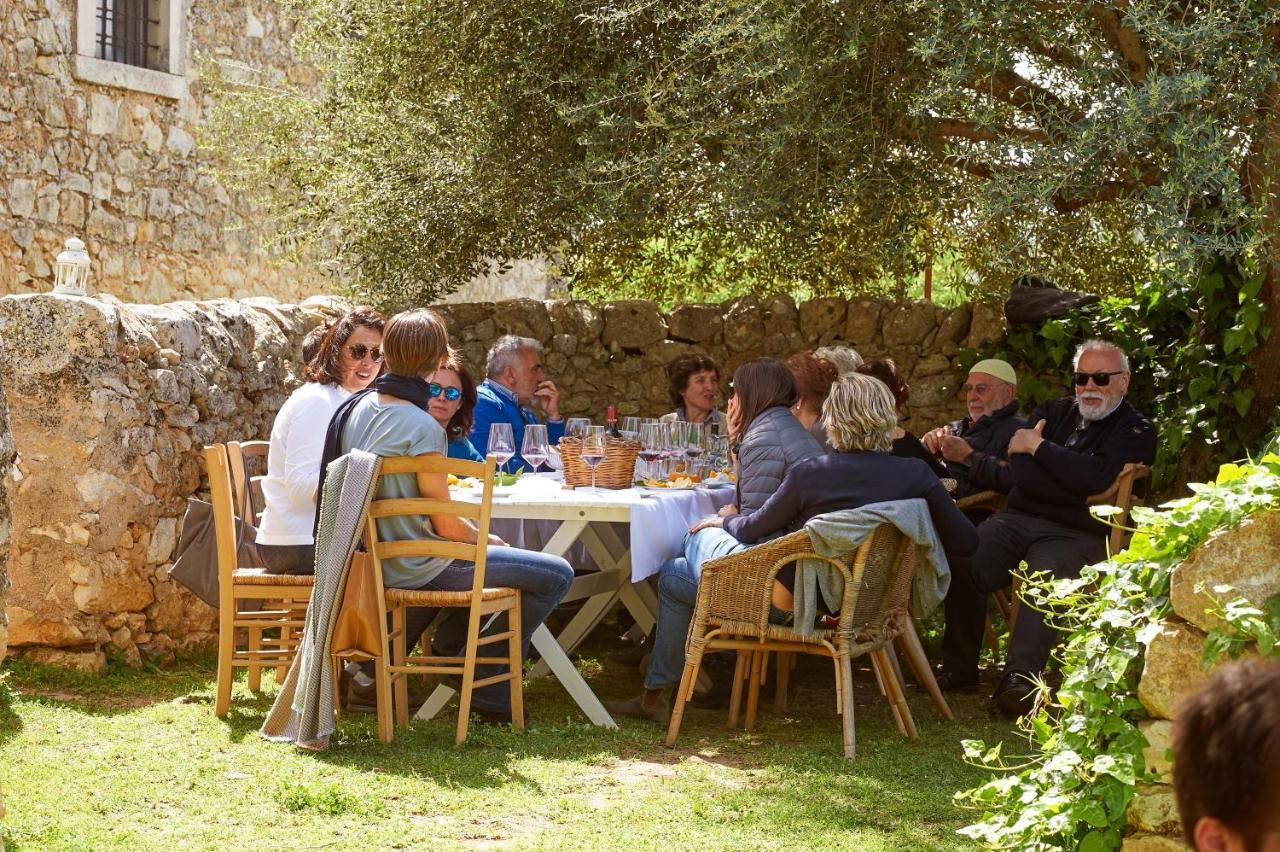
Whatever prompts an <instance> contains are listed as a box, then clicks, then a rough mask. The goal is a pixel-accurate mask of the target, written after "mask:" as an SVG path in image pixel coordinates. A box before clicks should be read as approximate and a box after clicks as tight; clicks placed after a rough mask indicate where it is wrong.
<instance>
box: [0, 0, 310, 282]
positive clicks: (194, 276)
mask: <svg viewBox="0 0 1280 852" xmlns="http://www.w3.org/2000/svg"><path fill="white" fill-rule="evenodd" d="M102 5H103V2H102V0H7V1H6V2H5V3H4V4H3V9H4V11H3V13H2V14H0V165H2V167H3V174H4V181H3V182H0V293H24V292H46V291H48V290H49V289H50V287H51V285H52V273H51V269H50V268H51V266H52V264H53V259H54V257H56V255H57V254H58V252H59V250H60V249H61V247H62V244H63V243H64V241H65V240H66V238H67V237H69V236H73V235H74V236H80V237H81V238H82V239H84V240H85V242H86V243H88V246H89V252H90V255H91V256H92V258H93V274H92V277H91V279H90V284H91V286H92V287H93V288H94V289H95V290H98V291H100V292H103V293H110V294H113V295H115V296H117V297H119V298H122V299H125V300H127V301H137V302H151V303H163V302H170V301H173V300H175V299H182V298H216V297H225V296H231V297H243V296H252V295H273V296H276V297H278V298H281V299H284V300H300V299H302V298H305V297H306V296H309V295H313V294H316V293H320V292H324V291H325V288H326V287H330V288H331V287H332V284H331V283H328V282H324V281H322V280H321V278H320V277H319V276H318V275H317V274H316V273H314V272H311V271H308V270H306V269H299V268H295V267H293V266H290V265H277V264H273V263H270V262H269V258H268V256H267V254H266V253H265V252H264V250H263V249H262V248H261V243H262V238H263V237H264V236H265V235H266V232H265V231H264V228H265V227H267V226H266V225H264V223H262V222H261V221H259V220H256V219H255V218H254V216H253V212H252V210H251V209H249V207H248V206H247V205H246V204H245V203H244V202H243V201H242V200H241V199H238V198H236V197H235V196H234V195H232V194H231V193H229V192H228V191H227V190H226V189H225V188H224V187H222V186H221V185H219V183H218V182H217V181H216V180H215V179H214V178H213V177H212V176H211V174H210V173H209V166H210V161H209V158H208V156H207V155H205V154H202V153H201V152H200V151H199V150H198V148H197V144H198V141H199V129H200V125H201V122H202V121H203V120H204V117H205V115H206V114H207V113H208V111H209V109H210V106H211V102H210V98H209V94H208V92H207V89H206V88H205V87H204V86H202V84H201V83H200V81H199V79H198V75H197V71H196V68H197V63H198V62H200V61H202V59H209V60H212V61H214V62H217V63H219V64H220V65H222V66H223V67H226V68H228V69H230V70H231V72H232V73H239V74H241V75H252V76H254V78H255V79H258V80H261V81H262V82H264V83H268V84H270V83H273V82H278V81H282V80H288V81H290V82H293V83H298V84H302V85H310V84H312V83H314V76H315V73H314V71H313V70H312V69H311V68H310V67H309V66H307V65H303V64H300V63H298V62H296V61H295V60H294V58H293V56H292V54H291V52H290V48H289V42H290V37H291V29H290V26H289V24H288V22H287V21H286V20H285V19H284V17H283V16H282V15H281V13H280V12H279V10H278V9H277V8H276V4H275V2H274V0H152V6H153V7H154V9H155V10H156V12H155V13H156V14H158V15H159V16H160V19H159V20H160V22H161V24H160V25H158V26H157V28H156V29H155V31H154V32H153V33H152V35H153V36H154V38H155V39H156V41H157V43H158V44H159V45H160V52H159V53H157V55H156V57H155V60H156V61H154V62H152V65H154V66H158V68H159V70H157V68H155V67H153V68H140V67H135V66H131V65H129V64H127V63H123V62H114V61H109V60H105V59H102V58H99V57H98V56H97V55H95V54H96V53H99V52H100V48H99V47H98V45H97V44H96V41H95V36H96V30H97V29H98V28H99V27H100V21H99V20H98V18H97V17H96V15H97V9H98V8H100V7H101V6H102ZM107 5H111V3H110V0H108V3H107ZM116 5H120V6H123V5H124V4H116Z"/></svg>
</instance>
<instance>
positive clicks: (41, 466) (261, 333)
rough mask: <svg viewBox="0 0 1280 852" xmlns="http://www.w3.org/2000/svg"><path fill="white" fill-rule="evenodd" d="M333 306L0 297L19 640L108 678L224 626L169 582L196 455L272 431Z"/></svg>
mask: <svg viewBox="0 0 1280 852" xmlns="http://www.w3.org/2000/svg"><path fill="white" fill-rule="evenodd" d="M326 312H329V313H331V312H332V310H331V309H330V308H329V303H328V302H327V301H325V300H314V301H312V302H309V303H306V304H304V305H303V306H301V307H297V306H289V305H280V304H278V303H276V302H274V301H273V300H248V301H244V302H236V301H230V300H220V301H212V302H200V303H193V302H177V303H173V304H168V305H160V306H144V305H124V304H121V303H119V302H104V301H99V300H96V299H85V298H78V297H66V296H53V295H35V296H9V297H6V298H3V299H0V338H2V339H3V342H4V358H3V359H2V360H0V386H2V387H3V390H4V394H5V398H6V400H7V403H8V406H9V411H10V412H11V417H10V424H11V429H12V437H13V445H14V448H15V449H16V452H17V456H16V459H15V462H14V470H13V475H12V477H11V478H10V479H11V482H10V486H11V487H10V509H11V512H12V519H13V540H12V546H11V548H10V550H9V557H10V558H9V574H10V577H11V579H12V582H13V588H12V589H11V591H10V593H9V597H8V602H7V611H8V614H9V636H8V641H9V646H10V648H11V649H12V650H15V651H21V652H22V653H24V654H25V655H26V656H29V657H33V658H35V659H37V660H40V661H44V662H54V663H60V664H68V665H76V666H81V667H87V668H97V667H99V666H101V665H102V663H103V662H104V660H105V656H104V651H105V650H106V649H108V648H109V647H111V646H114V647H116V648H118V649H120V651H121V652H123V653H124V654H125V655H126V656H127V657H129V658H131V659H137V657H138V654H139V653H140V652H153V653H163V652H164V651H166V650H167V649H168V648H169V647H170V646H172V645H173V644H174V643H175V642H177V641H180V640H183V639H196V640H198V639H202V638H206V637H208V636H210V635H211V634H210V631H211V630H213V629H214V617H213V615H214V614H213V610H211V609H210V608H209V607H207V606H205V605H204V604H203V603H201V602H199V601H198V600H197V599H196V598H195V597H194V596H192V595H190V594H188V593H187V592H186V590H185V589H181V588H179V587H177V586H176V585H175V584H174V583H171V582H170V581H169V580H168V578H167V569H168V566H169V561H170V557H171V554H172V551H173V549H174V545H175V544H176V542H177V535H178V531H179V524H180V522H181V518H182V514H183V511H184V509H185V498H186V497H187V496H189V495H191V494H193V493H194V492H196V491H197V490H198V489H200V488H202V487H204V486H202V482H201V480H202V476H203V469H202V462H201V459H200V455H199V451H200V447H201V446H202V445H204V444H208V443H212V442H217V441H226V440H231V439H247V438H253V437H266V436H267V435H268V434H269V431H270V427H271V422H272V419H273V418H274V416H275V413H276V411H277V410H278V409H279V408H280V406H281V405H282V404H283V403H284V400H285V399H286V398H287V396H288V394H289V393H290V392H291V391H292V389H293V388H294V387H295V386H296V384H297V382H298V380H299V376H298V364H299V361H300V353H301V345H302V339H303V337H304V336H305V334H306V332H307V331H309V330H310V329H311V328H313V327H314V326H315V325H317V324H318V323H320V322H321V321H322V318H323V316H324V315H325V313H326Z"/></svg>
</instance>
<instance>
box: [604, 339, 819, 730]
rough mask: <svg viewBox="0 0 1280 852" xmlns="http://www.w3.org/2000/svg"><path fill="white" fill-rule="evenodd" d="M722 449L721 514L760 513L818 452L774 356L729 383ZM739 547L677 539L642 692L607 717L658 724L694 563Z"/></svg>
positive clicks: (675, 669)
mask: <svg viewBox="0 0 1280 852" xmlns="http://www.w3.org/2000/svg"><path fill="white" fill-rule="evenodd" d="M729 393H730V396H729V414H728V418H727V419H728V424H729V443H730V447H731V448H732V450H733V452H734V455H736V456H737V468H738V494H737V497H738V502H737V505H736V506H726V507H725V508H724V509H722V510H721V512H720V514H721V516H726V515H734V514H737V513H738V512H739V511H741V512H742V513H743V514H750V513H752V512H755V511H757V510H759V509H760V507H761V506H763V505H764V504H765V501H766V500H768V499H769V496H770V495H771V494H773V492H775V491H777V490H778V487H779V486H780V485H781V484H782V480H783V478H784V477H785V476H786V475H787V471H788V470H790V469H791V468H792V467H793V466H795V465H796V464H798V463H799V462H802V461H804V460H805V459H807V458H812V457H813V456H818V455H821V454H822V448H821V447H819V446H818V442H817V441H815V440H814V439H813V436H812V435H810V434H809V430H808V429H806V428H805V427H804V426H802V425H801V424H800V421H799V420H797V419H796V418H795V416H794V415H793V414H792V413H791V411H790V410H789V409H790V408H791V406H792V405H795V402H796V399H797V398H798V395H797V393H796V382H795V378H794V377H793V376H792V375H791V371H790V370H788V369H787V365H786V364H784V363H782V362H781V361H779V360H777V359H776V358H760V359H758V360H755V361H748V362H747V363H745V364H743V365H742V366H740V367H739V368H738V369H737V370H736V371H735V372H734V374H733V382H732V383H731V384H730V385H729ZM746 547H747V545H745V544H743V543H742V542H740V541H738V539H736V538H734V537H733V536H732V535H730V534H729V533H728V532H726V531H725V530H723V529H721V528H720V527H718V526H709V527H705V528H704V526H703V524H702V523H701V522H700V523H699V524H698V525H695V527H694V529H693V530H691V531H690V534H689V535H688V536H687V537H686V538H685V540H684V555H683V556H678V557H676V558H674V559H668V560H667V561H666V562H665V563H663V565H662V568H661V571H660V573H659V575H658V624H657V626H656V627H655V628H654V634H653V652H652V653H651V654H650V655H649V669H648V672H647V673H646V674H645V679H644V686H645V689H644V692H643V693H642V694H641V695H639V696H637V697H636V698H633V699H631V700H630V701H625V702H619V703H616V704H613V705H611V707H610V712H612V713H614V714H615V715H621V716H635V717H639V718H643V719H662V718H664V717H665V716H666V715H667V713H668V712H669V711H668V709H667V708H668V706H669V704H668V702H666V701H665V700H663V699H664V696H665V690H666V687H667V686H670V685H671V684H674V683H678V682H679V681H680V676H681V674H682V673H683V669H684V640H685V636H686V635H687V634H688V632H689V622H690V621H691V620H692V618H693V605H694V602H695V601H696V600H697V597H698V580H699V578H700V577H701V576H702V564H703V563H704V562H706V561H707V560H709V559H715V558H716V557H720V556H726V555H728V554H730V553H735V552H737V551H739V550H743V549H745V548H746Z"/></svg>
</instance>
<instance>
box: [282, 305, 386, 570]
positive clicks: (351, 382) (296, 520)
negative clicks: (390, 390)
mask: <svg viewBox="0 0 1280 852" xmlns="http://www.w3.org/2000/svg"><path fill="white" fill-rule="evenodd" d="M382 326H383V319H382V314H380V313H378V312H377V311H375V310H374V309H373V308H369V307H359V308H356V309H354V310H352V311H349V312H348V313H347V314H346V315H345V316H343V317H342V318H341V319H340V320H338V321H337V322H335V323H333V325H332V326H330V328H329V330H328V332H326V333H325V335H324V338H323V339H322V340H321V341H320V347H319V352H318V353H317V354H316V356H315V358H313V359H312V360H311V361H310V362H308V363H307V365H306V367H305V369H304V371H303V377H304V378H305V379H306V381H305V382H304V383H303V385H302V386H301V387H300V388H298V389H297V390H295V391H294V392H293V393H292V394H291V395H290V397H289V398H288V399H287V400H285V403H284V405H283V406H282V407H281V408H280V411H279V413H278V414H276V419H275V422H274V423H273V424H272V426H271V448H270V450H269V451H268V453H267V476H266V478H265V479H263V480H262V496H263V498H264V500H265V503H266V505H265V508H264V510H263V512H262V523H261V525H260V526H259V528H258V548H259V550H260V551H261V553H262V561H263V562H264V563H265V564H266V566H267V570H269V571H272V572H274V573H277V574H310V573H312V572H314V571H315V540H314V538H313V537H312V528H313V525H314V522H315V516H316V483H317V482H318V481H319V476H320V456H321V454H322V453H323V451H324V435H325V429H324V427H325V426H326V425H327V424H328V423H329V419H330V418H331V417H332V416H333V412H334V411H336V410H337V408H338V406H339V405H341V404H342V402H343V401H344V400H346V399H347V398H348V397H350V396H351V394H353V393H355V392H356V391H359V390H364V389H365V388H367V387H368V386H369V385H370V384H371V383H372V382H373V380H374V379H376V378H377V377H378V374H379V373H381V372H382Z"/></svg>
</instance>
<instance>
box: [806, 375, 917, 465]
mask: <svg viewBox="0 0 1280 852" xmlns="http://www.w3.org/2000/svg"><path fill="white" fill-rule="evenodd" d="M868 379H869V377H867V376H863V375H860V374H858V373H853V374H850V375H849V376H846V377H845V378H844V379H841V380H840V381H837V382H835V383H834V384H833V385H832V386H831V392H830V393H829V394H827V398H826V400H825V401H824V402H823V404H822V413H823V415H824V417H825V425H826V429H827V440H828V441H829V442H830V443H831V446H832V448H833V449H834V450H835V451H836V452H838V453H856V452H863V451H873V452H879V453H887V452H889V451H890V450H891V449H892V448H893V430H894V429H895V428H897V426H898V410H897V405H896V403H895V402H894V399H893V394H892V393H890V392H889V388H888V387H886V386H885V384H884V382H881V381H879V380H877V379H869V380H868Z"/></svg>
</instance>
